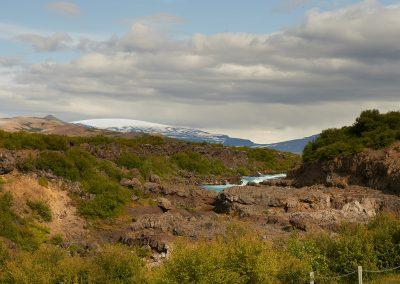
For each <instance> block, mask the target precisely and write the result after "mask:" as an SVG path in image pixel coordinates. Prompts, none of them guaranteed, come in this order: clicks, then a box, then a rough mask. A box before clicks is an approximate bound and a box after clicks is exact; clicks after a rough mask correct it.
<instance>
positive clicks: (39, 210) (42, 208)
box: [26, 200, 53, 222]
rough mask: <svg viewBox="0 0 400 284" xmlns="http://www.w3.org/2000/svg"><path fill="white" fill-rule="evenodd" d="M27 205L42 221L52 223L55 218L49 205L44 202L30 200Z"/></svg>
mask: <svg viewBox="0 0 400 284" xmlns="http://www.w3.org/2000/svg"><path fill="white" fill-rule="evenodd" d="M26 205H28V207H29V208H30V209H31V210H32V211H33V212H35V213H36V214H37V215H38V216H39V218H40V219H42V220H43V221H45V222H50V221H51V220H52V219H53V217H52V214H51V209H50V207H49V205H48V204H47V203H45V202H44V201H42V200H36V201H32V200H28V201H27V202H26Z"/></svg>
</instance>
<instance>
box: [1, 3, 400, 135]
mask: <svg viewBox="0 0 400 284" xmlns="http://www.w3.org/2000/svg"><path fill="white" fill-rule="evenodd" d="M150 18H151V17H150ZM161 18H163V17H161ZM167 18H169V16H168V17H167ZM399 19H400V7H398V6H390V7H387V6H383V5H380V4H379V3H377V2H375V1H373V2H371V1H368V2H362V3H360V4H356V5H353V6H349V7H346V8H343V9H339V10H335V11H330V12H319V11H316V10H313V11H312V12H310V13H309V14H308V15H307V17H306V19H305V21H304V23H302V24H301V25H299V26H297V27H292V28H289V29H286V30H283V31H281V32H277V33H273V34H264V35H262V34H248V33H223V34H215V35H202V34H195V35H193V36H192V37H191V38H188V39H177V38H176V37H175V36H174V34H173V33H172V32H170V30H168V27H165V25H162V26H161V27H160V26H159V25H154V24H152V22H151V21H150V23H149V22H148V20H145V21H144V20H143V19H140V20H138V21H137V22H134V23H133V24H132V27H131V29H130V30H129V31H127V33H126V34H124V35H122V36H112V37H111V38H109V39H108V40H103V41H102V40H92V39H89V38H86V39H82V40H81V41H80V43H79V44H78V43H77V41H76V40H75V41H74V43H73V45H74V48H77V46H79V48H80V49H81V51H82V55H81V56H79V57H78V58H76V59H74V60H72V61H71V62H68V63H63V64H58V63H51V62H44V63H38V64H34V65H31V66H28V67H23V68H22V70H20V71H19V72H18V73H16V74H15V76H14V78H15V79H13V84H14V85H15V84H17V87H13V89H12V90H11V91H12V92H13V93H14V94H16V95H18V97H19V98H23V99H21V100H18V101H17V102H15V101H13V102H14V106H19V107H20V108H21V109H26V110H27V111H32V110H35V111H41V112H52V113H54V112H58V113H61V114H62V115H63V117H65V118H71V119H81V118H86V117H127V118H136V119H142V120H149V121H154V122H161V123H166V124H177V125H183V126H193V127H203V128H209V129H218V130H226V131H227V132H228V133H234V134H238V135H239V134H240V133H241V134H240V135H241V136H249V137H250V136H251V137H253V138H255V139H257V141H259V142H269V141H276V140H280V139H287V138H296V137H298V136H303V135H304V136H305V135H310V134H313V133H315V132H318V131H320V130H321V129H323V128H326V127H329V126H335V125H343V124H345V123H349V122H351V121H352V120H353V119H354V116H356V115H357V114H358V113H359V112H360V111H361V110H362V109H363V108H367V107H368V108H371V107H377V108H378V107H379V108H382V109H383V110H388V109H391V108H397V109H398V108H399V103H400V94H399V90H400V81H399V80H398V78H399V76H400V48H399V46H400V20H399ZM167 22H168V21H167ZM45 39H46V40H44V38H40V40H39V41H38V42H40V43H37V42H36V48H37V49H42V50H52V49H56V48H60V47H64V48H65V46H68V45H70V43H68V40H67V41H65V40H64V41H63V40H60V39H62V37H59V38H58V40H55V39H54V38H53V41H52V40H50V39H49V38H47V37H46V38H45ZM34 40H37V38H34ZM42 40H44V42H45V43H43V42H42ZM49 42H50V43H49ZM59 42H61V43H62V44H61V45H60V44H59ZM31 44H33V43H32V40H31ZM8 92H10V90H8ZM2 100H3V99H2ZM4 101H5V103H4V104H3V105H2V106H1V108H0V111H3V112H4V109H6V106H7V105H10V104H11V101H8V99H4ZM7 101H8V104H7Z"/></svg>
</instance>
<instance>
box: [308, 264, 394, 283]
mask: <svg viewBox="0 0 400 284" xmlns="http://www.w3.org/2000/svg"><path fill="white" fill-rule="evenodd" d="M397 269H400V265H399V266H396V267H392V268H385V269H381V270H363V269H362V267H361V266H359V267H358V269H357V270H354V271H351V272H348V273H345V274H341V275H336V276H320V275H317V274H316V273H315V272H314V271H312V272H310V284H314V283H315V281H316V280H320V281H321V280H322V281H324V280H325V281H329V280H330V281H334V280H341V279H344V278H346V277H349V276H352V275H354V274H358V283H359V284H362V283H363V274H366V273H385V272H392V271H395V270H397Z"/></svg>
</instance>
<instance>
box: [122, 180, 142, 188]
mask: <svg viewBox="0 0 400 284" xmlns="http://www.w3.org/2000/svg"><path fill="white" fill-rule="evenodd" d="M119 183H120V184H121V185H122V186H125V187H129V188H138V189H140V188H142V183H141V182H140V180H139V179H137V178H132V179H127V178H123V179H121V181H120V182H119Z"/></svg>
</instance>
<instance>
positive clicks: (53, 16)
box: [0, 0, 396, 61]
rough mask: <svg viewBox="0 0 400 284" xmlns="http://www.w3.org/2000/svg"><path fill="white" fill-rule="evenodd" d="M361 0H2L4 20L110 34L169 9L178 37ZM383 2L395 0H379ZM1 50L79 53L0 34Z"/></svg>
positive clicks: (269, 22)
mask: <svg viewBox="0 0 400 284" xmlns="http://www.w3.org/2000/svg"><path fill="white" fill-rule="evenodd" d="M357 2H359V1H351V0H337V1H313V0H286V1H282V0H281V1H279V0H272V1H266V0H251V1H244V0H218V1H215V0H202V1H193V0H133V1H132V0H119V1H108V0H96V1H95V0H85V1H73V2H70V3H73V4H75V5H76V6H77V7H78V8H79V11H80V12H79V14H78V15H75V16H62V14H60V13H57V12H56V11H54V10H50V9H47V8H46V6H47V5H48V4H49V3H53V2H52V1H48V0H35V1H24V0H14V1H2V9H1V10H0V19H1V21H0V22H1V23H5V24H10V25H17V26H21V27H26V28H30V29H34V30H43V31H49V32H69V33H79V34H88V35H92V36H98V37H100V38H107V37H109V36H110V35H112V34H123V33H125V32H126V30H127V29H128V28H129V23H130V22H132V21H134V20H135V19H140V18H142V17H146V16H149V15H153V14H157V13H168V14H171V15H175V16H177V17H179V18H181V19H182V22H181V23H177V24H176V25H174V27H173V30H174V32H175V36H177V37H189V36H191V35H192V34H193V33H202V34H209V35H210V34H216V33H224V32H243V33H260V34H265V33H273V32H276V31H279V30H282V29H285V28H287V27H291V26H294V25H296V24H298V23H301V21H302V20H303V19H304V15H305V14H306V13H307V11H309V10H310V9H318V10H320V11H327V10H332V9H337V8H340V7H345V6H346V5H349V4H353V3H357ZM380 2H381V3H384V4H390V3H395V2H396V1H390V0H385V1H380ZM0 43H1V45H0V54H3V55H14V56H15V55H17V56H24V57H25V59H27V60H29V61H40V60H43V59H46V58H51V59H54V60H69V59H71V58H73V56H74V55H75V54H74V53H71V52H63V53H62V54H54V53H51V54H36V53H34V52H32V51H31V50H30V48H29V46H26V45H23V44H21V43H19V42H15V41H9V40H4V39H0Z"/></svg>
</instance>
